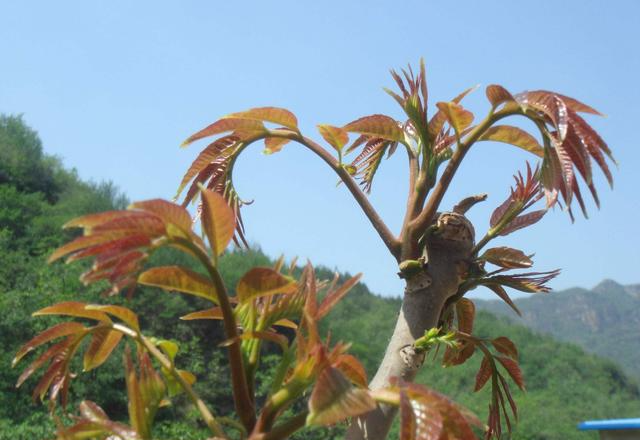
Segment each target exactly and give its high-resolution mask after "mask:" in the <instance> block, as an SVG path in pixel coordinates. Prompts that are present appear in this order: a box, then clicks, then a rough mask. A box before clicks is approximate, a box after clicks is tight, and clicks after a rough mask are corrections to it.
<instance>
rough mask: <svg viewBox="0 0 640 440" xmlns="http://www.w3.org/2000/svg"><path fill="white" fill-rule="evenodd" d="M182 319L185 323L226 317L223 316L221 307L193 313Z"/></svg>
mask: <svg viewBox="0 0 640 440" xmlns="http://www.w3.org/2000/svg"><path fill="white" fill-rule="evenodd" d="M180 319H182V320H184V321H192V320H196V319H224V317H223V316H222V309H221V308H220V307H213V308H210V309H206V310H199V311H197V312H191V313H189V314H187V315H184V316H181V317H180Z"/></svg>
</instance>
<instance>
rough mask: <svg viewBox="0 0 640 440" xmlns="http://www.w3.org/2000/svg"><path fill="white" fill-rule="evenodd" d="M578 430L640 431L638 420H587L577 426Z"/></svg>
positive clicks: (639, 421) (639, 420)
mask: <svg viewBox="0 0 640 440" xmlns="http://www.w3.org/2000/svg"><path fill="white" fill-rule="evenodd" d="M578 429H580V430H581V431H587V430H591V429H597V430H601V431H604V430H609V429H640V419H612V420H589V421H587V422H582V423H580V424H578Z"/></svg>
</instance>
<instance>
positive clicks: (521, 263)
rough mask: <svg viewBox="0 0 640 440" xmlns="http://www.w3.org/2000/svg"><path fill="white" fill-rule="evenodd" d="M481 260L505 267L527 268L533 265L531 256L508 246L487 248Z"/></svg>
mask: <svg viewBox="0 0 640 440" xmlns="http://www.w3.org/2000/svg"><path fill="white" fill-rule="evenodd" d="M480 260H485V261H488V262H489V263H491V264H495V265H496V266H500V267H504V268H505V269H515V268H527V267H531V266H532V265H533V261H531V258H529V257H528V256H527V255H525V254H524V252H522V251H520V250H518V249H512V248H510V247H506V246H501V247H497V248H491V249H487V250H486V251H485V252H484V254H482V255H481V256H480Z"/></svg>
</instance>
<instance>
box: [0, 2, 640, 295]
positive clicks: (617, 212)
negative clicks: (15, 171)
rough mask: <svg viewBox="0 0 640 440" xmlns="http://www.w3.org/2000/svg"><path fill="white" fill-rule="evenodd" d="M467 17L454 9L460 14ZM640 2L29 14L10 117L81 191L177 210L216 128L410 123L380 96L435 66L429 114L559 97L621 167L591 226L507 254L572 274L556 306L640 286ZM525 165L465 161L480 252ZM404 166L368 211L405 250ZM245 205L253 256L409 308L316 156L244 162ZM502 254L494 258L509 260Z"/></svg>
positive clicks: (491, 153)
mask: <svg viewBox="0 0 640 440" xmlns="http://www.w3.org/2000/svg"><path fill="white" fill-rule="evenodd" d="M448 5H455V6H448ZM638 17H640V2H636V1H631V0H629V1H616V2H602V1H585V0H582V1H562V2H558V1H550V0H549V1H538V2H507V1H483V2H478V1H460V2H435V1H433V2H432V1H405V2H389V1H386V2H383V1H370V0H369V1H366V2H365V1H353V2H346V1H342V2H339V1H334V2H304V1H273V2H260V1H245V2H214V1H209V2H205V1H200V2H196V1H183V2H169V1H153V2H151V1H137V2H131V1H92V2H87V1H76V2H72V1H65V2H34V1H20V2H9V1H4V2H1V3H0V47H1V49H2V50H1V52H0V53H2V65H1V68H0V112H3V113H23V114H24V117H25V120H26V121H27V122H28V123H29V124H30V125H31V126H33V127H34V128H35V129H36V130H37V131H38V132H39V133H40V136H41V138H42V140H43V142H44V146H45V150H46V151H47V152H48V153H50V154H55V155H58V156H60V157H61V158H63V159H64V162H65V164H66V165H68V166H71V167H75V168H77V170H78V172H79V174H80V176H82V177H83V178H87V179H94V180H103V179H105V180H112V181H113V182H115V183H116V184H117V185H119V187H120V188H121V189H122V190H123V191H125V192H126V193H127V194H128V195H129V197H130V198H131V199H132V200H141V199H147V198H154V197H165V198H170V197H172V196H173V195H174V193H175V189H176V187H177V184H178V182H179V180H180V178H181V176H182V174H183V173H184V171H185V170H186V168H187V167H188V166H189V164H190V163H191V161H192V160H193V159H194V157H195V155H196V154H197V152H198V151H199V150H200V149H201V148H202V147H203V146H204V144H196V145H194V146H192V147H190V148H189V149H186V150H180V149H179V148H178V146H179V144H180V142H181V141H182V140H183V139H184V138H186V137H187V136H188V135H189V134H191V133H192V132H194V131H196V130H198V129H200V128H202V127H203V126H204V125H206V124H208V123H210V122H212V121H214V120H215V119H217V118H218V117H220V116H222V115H224V114H227V113H230V112H234V111H240V110H244V109H247V108H250V107H257V106H264V105H274V106H281V107H286V108H288V109H290V110H292V111H293V112H295V113H296V115H297V116H298V119H299V121H300V126H301V128H302V129H303V131H304V132H305V133H307V134H310V135H313V136H314V137H316V138H318V137H319V136H318V135H317V133H316V131H315V124H317V123H332V124H334V125H342V124H345V123H347V122H350V121H351V120H353V119H356V118H358V117H360V116H363V115H367V114H373V113H385V114H389V115H391V116H393V117H396V118H400V117H401V115H400V113H399V108H398V107H397V105H396V104H395V102H394V101H393V100H391V99H390V98H389V97H388V96H387V95H386V94H385V93H384V92H383V91H382V87H383V86H386V87H390V86H392V85H393V84H392V81H391V79H390V77H389V75H388V70H389V69H390V68H399V67H403V66H405V65H406V64H407V63H409V62H410V63H413V64H415V63H417V62H418V60H419V59H420V57H424V58H425V60H426V64H427V71H428V72H427V76H428V80H429V85H430V100H431V105H432V106H433V104H434V103H435V102H437V101H446V100H449V99H451V98H452V97H453V96H455V95H456V94H457V93H458V92H459V91H461V90H463V89H465V88H467V87H469V86H472V85H475V84H480V85H482V87H481V88H480V89H479V90H478V91H476V93H475V94H474V95H472V96H471V97H470V98H469V99H468V100H466V101H465V105H466V106H467V107H468V108H470V109H471V110H474V111H477V113H478V115H482V114H484V113H485V112H486V110H487V105H486V100H485V98H484V92H483V89H484V86H486V85H488V84H491V83H500V84H502V85H504V86H505V87H507V88H508V89H509V90H511V91H513V92H518V91H522V90H526V89H549V90H555V91H559V92H562V93H564V94H567V95H569V96H574V97H576V98H579V99H581V100H583V101H585V102H586V103H588V104H590V105H593V106H594V107H596V108H597V109H599V110H600V111H602V112H603V113H606V114H607V115H608V117H607V118H589V121H590V122H592V123H593V125H594V126H595V127H596V128H597V129H598V130H599V131H600V132H601V134H602V135H603V137H604V138H605V139H606V140H607V141H608V143H609V145H610V146H611V148H612V149H613V151H614V154H615V156H616V158H617V160H618V161H619V163H620V166H619V168H618V169H617V170H616V172H615V189H614V191H610V190H609V189H608V188H607V187H606V186H605V185H603V182H602V179H600V181H599V182H598V183H599V184H600V185H599V186H600V188H601V190H600V192H601V200H602V210H601V211H596V210H595V208H594V207H593V206H591V209H590V212H591V218H590V219H589V220H588V221H585V220H584V219H582V218H578V219H577V221H576V223H575V224H573V225H571V223H570V221H569V220H568V216H567V215H566V214H564V213H562V212H559V211H557V212H554V213H551V214H550V215H548V216H547V218H546V219H544V220H543V221H542V222H541V223H540V224H538V225H536V226H535V227H532V228H530V229H528V230H526V231H524V232H522V233H516V234H513V235H512V236H509V237H507V238H506V239H504V240H503V241H502V242H499V244H502V245H510V246H514V247H519V248H521V249H523V250H525V251H526V252H528V253H534V252H535V254H536V256H535V261H536V263H537V264H536V268H538V269H540V270H546V269H554V268H557V267H561V268H563V273H562V274H561V276H560V277H559V278H558V279H557V280H556V281H555V282H554V283H553V286H554V287H556V288H565V287H571V286H575V285H580V286H586V287H590V286H593V285H594V284H596V283H597V282H599V281H600V280H602V279H603V278H613V279H615V280H617V281H619V282H621V283H638V282H640V271H639V270H638V265H639V263H640V239H639V238H638V225H640V209H639V208H640V203H639V197H638V186H639V185H638V177H637V176H636V170H638V169H639V168H640V153H639V151H640V150H639V147H638V142H637V140H636V139H637V131H636V130H637V127H638V124H639V123H640V122H639V118H638V117H639V116H640V115H639V112H638V107H637V105H638V102H639V101H640V89H639V87H638V77H639V75H640V51H639V49H638V46H637V45H638V43H639V42H640V26H638ZM532 158H533V156H531V157H527V156H526V155H525V154H524V153H521V152H519V151H516V150H515V149H513V148H510V147H508V146H504V145H497V144H484V145H479V146H478V147H477V148H475V149H474V150H473V151H472V152H471V153H470V154H469V156H468V157H467V159H466V162H465V163H464V164H463V166H462V168H461V170H460V173H459V174H458V176H457V177H456V178H455V179H454V183H453V186H454V187H453V188H452V191H451V192H450V194H449V195H448V197H447V198H446V199H445V201H444V204H443V208H445V209H448V208H450V207H451V206H452V205H453V204H455V202H457V201H458V200H459V199H461V198H463V197H465V196H467V195H470V194H474V193H478V192H487V193H489V194H490V198H489V201H487V202H486V203H485V204H484V206H481V207H477V208H474V210H473V213H472V215H471V217H472V220H473V221H474V222H475V224H476V228H477V230H478V234H481V233H483V232H484V230H485V229H486V227H487V223H488V217H489V215H490V212H491V210H492V209H493V208H494V207H495V206H497V204H499V203H500V202H501V201H502V200H503V199H504V197H505V196H506V195H507V192H508V186H509V185H510V184H511V181H512V180H511V176H512V174H513V173H514V172H515V171H516V170H518V169H521V168H522V167H523V165H524V162H525V160H526V159H529V160H531V159H532ZM405 162H406V161H405V158H404V157H402V155H397V157H396V156H394V157H392V158H391V159H390V160H389V161H387V162H385V163H384V164H383V165H384V167H383V168H382V169H381V171H380V172H379V175H378V176H377V178H376V181H375V182H374V188H373V194H372V196H371V200H372V202H373V203H374V204H375V205H376V207H378V209H379V211H380V213H381V214H382V216H383V217H384V218H385V220H387V222H388V224H389V225H390V227H391V228H392V229H393V230H394V231H397V229H398V228H399V225H400V222H401V220H402V208H403V204H404V201H405V191H406V181H407V178H406V175H405V174H404V171H405V167H406V163H405ZM236 179H237V186H238V189H239V191H240V193H241V195H242V196H243V197H244V198H246V199H255V203H254V204H253V205H251V206H250V207H248V208H247V209H246V210H245V212H244V216H245V221H246V226H247V230H248V237H249V239H250V240H251V241H253V242H254V243H258V244H259V245H260V246H261V247H262V248H263V250H264V251H266V252H267V253H268V254H270V255H273V256H277V255H279V254H281V253H284V254H285V255H286V256H288V257H292V256H295V255H298V256H300V257H303V258H309V259H311V260H312V261H313V262H314V263H316V264H325V265H328V266H330V267H336V268H339V269H341V270H348V271H350V272H352V273H355V272H363V273H364V281H365V282H366V283H367V284H369V286H370V287H371V288H372V290H374V291H375V292H378V293H381V294H387V295H397V294H399V293H400V292H401V289H402V284H401V283H400V281H399V280H398V279H397V277H396V275H395V274H396V271H397V270H396V267H395V265H394V261H393V259H392V258H391V257H390V256H389V255H388V254H387V251H386V249H385V247H384V245H383V244H382V242H381V241H380V240H379V239H378V237H377V235H376V234H375V233H374V231H373V230H372V228H371V227H370V225H369V224H368V222H367V221H366V220H365V219H364V217H363V216H362V215H361V213H360V212H359V211H358V208H357V206H356V205H355V204H354V203H353V202H352V200H351V198H350V195H349V194H348V193H347V191H346V190H345V188H344V187H343V186H340V187H336V185H335V183H336V178H335V177H334V176H333V175H332V173H331V172H330V170H328V169H326V168H325V166H324V165H323V164H322V163H321V162H320V161H319V160H317V159H316V158H315V157H314V156H312V155H311V154H310V153H309V152H307V151H305V150H303V149H302V147H298V146H296V145H292V144H290V145H287V146H286V147H285V149H284V150H283V151H282V152H281V153H279V154H276V155H272V156H264V155H262V154H261V147H260V146H254V147H252V148H250V149H249V150H247V152H246V153H245V154H244V156H243V157H242V158H241V159H240V160H239V163H238V167H237V172H236ZM497 244H498V243H497Z"/></svg>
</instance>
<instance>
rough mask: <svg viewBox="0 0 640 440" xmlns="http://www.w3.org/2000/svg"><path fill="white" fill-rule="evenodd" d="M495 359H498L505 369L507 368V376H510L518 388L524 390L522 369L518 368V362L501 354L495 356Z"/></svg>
mask: <svg viewBox="0 0 640 440" xmlns="http://www.w3.org/2000/svg"><path fill="white" fill-rule="evenodd" d="M496 359H498V361H499V362H500V363H501V364H502V366H503V367H504V368H505V370H507V373H509V376H511V378H512V379H513V381H514V382H515V383H516V385H518V388H520V389H521V390H522V391H524V378H523V377H522V371H521V370H520V366H519V365H518V362H516V361H515V360H513V359H510V358H506V357H502V356H496Z"/></svg>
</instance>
